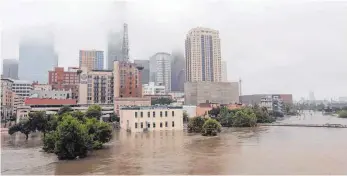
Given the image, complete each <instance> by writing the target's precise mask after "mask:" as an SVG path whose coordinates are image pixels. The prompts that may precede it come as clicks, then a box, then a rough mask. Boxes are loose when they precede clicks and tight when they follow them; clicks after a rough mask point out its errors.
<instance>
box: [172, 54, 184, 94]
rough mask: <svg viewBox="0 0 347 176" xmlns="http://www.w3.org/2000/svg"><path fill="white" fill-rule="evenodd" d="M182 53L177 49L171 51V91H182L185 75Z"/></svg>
mask: <svg viewBox="0 0 347 176" xmlns="http://www.w3.org/2000/svg"><path fill="white" fill-rule="evenodd" d="M184 70H185V61H184V54H183V53H181V52H179V51H174V52H172V60H171V91H183V89H184V82H185V76H184V74H185V73H184V72H185V71H184Z"/></svg>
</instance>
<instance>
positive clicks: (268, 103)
mask: <svg viewBox="0 0 347 176" xmlns="http://www.w3.org/2000/svg"><path fill="white" fill-rule="evenodd" d="M272 106H273V101H272V96H265V97H262V98H261V99H260V107H266V109H267V110H268V111H272V110H273V108H272Z"/></svg>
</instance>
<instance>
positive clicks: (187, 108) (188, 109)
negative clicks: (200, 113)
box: [183, 105, 196, 118]
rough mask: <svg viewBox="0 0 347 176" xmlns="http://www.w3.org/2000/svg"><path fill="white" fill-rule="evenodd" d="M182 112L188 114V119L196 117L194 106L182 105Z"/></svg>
mask: <svg viewBox="0 0 347 176" xmlns="http://www.w3.org/2000/svg"><path fill="white" fill-rule="evenodd" d="M183 111H184V112H186V113H187V114H188V117H189V118H191V117H195V116H196V106H194V105H183Z"/></svg>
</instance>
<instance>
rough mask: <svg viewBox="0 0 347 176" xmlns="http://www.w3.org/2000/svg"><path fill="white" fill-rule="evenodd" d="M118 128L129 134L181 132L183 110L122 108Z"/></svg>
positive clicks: (175, 108) (154, 107)
mask: <svg viewBox="0 0 347 176" xmlns="http://www.w3.org/2000/svg"><path fill="white" fill-rule="evenodd" d="M120 126H121V129H123V130H127V131H131V132H144V131H167V130H178V131H179V130H183V109H182V107H180V106H132V107H122V108H121V110H120Z"/></svg>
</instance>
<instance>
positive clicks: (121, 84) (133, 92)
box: [113, 61, 143, 98]
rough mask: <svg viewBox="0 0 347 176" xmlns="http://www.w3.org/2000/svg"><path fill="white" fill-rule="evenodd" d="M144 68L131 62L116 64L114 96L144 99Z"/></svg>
mask: <svg viewBox="0 0 347 176" xmlns="http://www.w3.org/2000/svg"><path fill="white" fill-rule="evenodd" d="M142 69H143V67H139V66H136V64H134V63H130V62H119V61H117V62H114V70H113V74H114V96H115V97H116V98H118V97H142V84H141V71H142Z"/></svg>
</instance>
